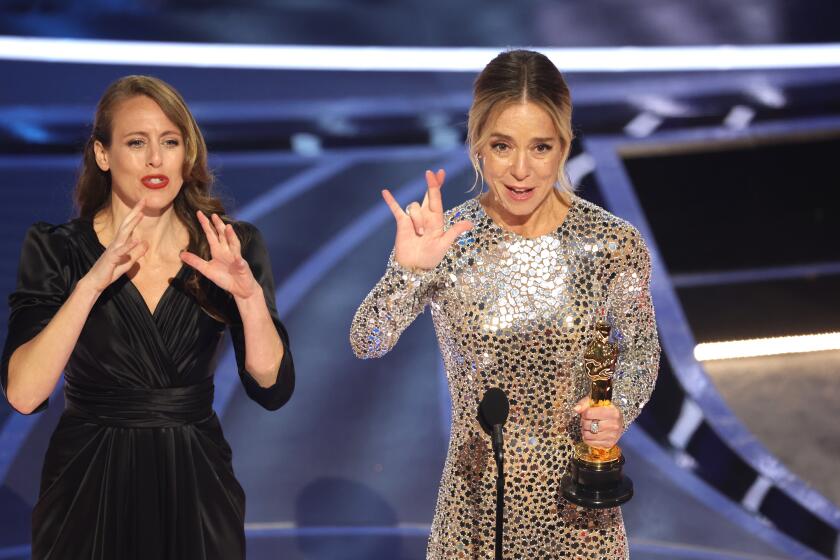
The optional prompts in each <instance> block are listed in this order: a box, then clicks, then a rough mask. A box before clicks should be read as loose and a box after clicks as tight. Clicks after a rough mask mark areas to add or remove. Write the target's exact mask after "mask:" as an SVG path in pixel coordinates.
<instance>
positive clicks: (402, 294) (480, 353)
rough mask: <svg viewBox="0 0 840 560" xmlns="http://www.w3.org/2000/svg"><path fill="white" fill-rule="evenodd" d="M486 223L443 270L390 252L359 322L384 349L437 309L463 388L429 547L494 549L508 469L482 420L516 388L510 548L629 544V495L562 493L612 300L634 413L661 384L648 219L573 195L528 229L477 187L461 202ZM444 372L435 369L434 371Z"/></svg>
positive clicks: (366, 348) (358, 347)
mask: <svg viewBox="0 0 840 560" xmlns="http://www.w3.org/2000/svg"><path fill="white" fill-rule="evenodd" d="M462 219H467V220H470V221H472V222H473V223H474V224H475V227H474V228H473V230H472V231H471V232H468V233H466V234H464V235H462V236H461V237H460V238H459V240H458V241H457V242H456V243H454V244H453V246H452V247H451V248H450V250H449V252H448V253H447V255H446V256H445V257H444V259H443V260H442V261H441V262H440V264H439V265H438V266H437V267H436V268H435V269H433V270H430V271H425V272H422V273H415V272H412V271H409V270H406V269H404V268H403V267H401V266H400V265H399V264H398V263H396V262H395V261H394V260H393V255H392V257H391V259H389V264H388V268H387V270H386V272H385V275H384V276H383V277H382V279H381V280H380V281H379V282H378V283H377V285H376V286H375V287H374V288H373V290H372V291H371V292H370V294H368V296H367V297H366V298H365V300H364V302H362V304H361V306H360V307H359V310H358V311H357V312H356V316H355V318H354V319H353V325H352V328H351V333H350V342H351V345H352V347H353V350H354V352H355V353H356V355H357V356H359V357H361V358H374V357H378V356H382V355H383V354H385V353H386V352H388V350H390V349H391V348H392V347H393V346H394V344H395V343H396V342H397V339H398V338H399V336H400V334H401V333H402V331H403V330H404V329H405V328H406V327H407V326H408V325H409V324H410V323H411V322H412V321H413V320H414V319H415V317H416V316H417V315H418V314H419V313H421V312H422V311H423V309H424V308H425V306H426V305H429V306H430V307H431V310H432V319H433V322H434V325H435V331H436V334H437V339H438V343H439V345H440V349H441V353H442V355H443V361H444V364H445V366H446V374H447V378H448V380H449V390H450V395H451V399H452V430H451V438H450V442H449V450H448V453H447V459H446V464H445V466H444V471H443V475H442V478H441V483H440V489H439V493H438V499H437V505H436V509H435V516H434V521H433V523H432V533H431V536H430V538H429V544H428V552H427V558H429V559H433V560H438V559H449V558H465V559H476V560H477V559H481V560H485V559H487V558H492V557H493V539H494V527H495V517H494V516H495V477H496V467H495V463H494V462H493V460H492V454H491V444H490V439H489V437H488V436H487V435H486V434H485V433H484V432H483V431H482V430H481V428H480V426H479V424H478V422H477V421H476V411H477V408H478V403H479V402H480V400H481V397H482V395H483V394H484V391H485V390H486V389H488V388H490V387H501V388H502V389H504V390H505V391H506V392H507V394H508V397H509V399H510V404H511V406H510V417H509V419H508V422H507V424H506V426H505V432H506V440H505V457H506V467H505V468H506V474H507V478H506V482H505V494H506V501H505V508H506V509H505V544H504V548H505V551H504V555H505V557H506V558H526V559H537V558H539V559H553V558H575V559H581V560H596V559H597V560H615V559H622V558H629V549H628V545H627V537H626V534H625V530H624V522H623V519H622V516H621V510H620V509H619V508H613V509H606V510H589V509H585V508H581V507H578V506H575V505H572V504H570V503H568V502H566V501H565V500H563V499H562V497H560V489H559V484H560V479H561V478H562V477H563V474H564V473H565V471H566V469H567V467H568V464H569V461H570V459H571V456H572V445H573V443H574V442H575V441H579V439H580V426H579V420H578V416H577V415H576V414H575V413H574V412H573V410H572V407H573V406H574V404H575V403H576V402H577V401H578V400H579V399H580V398H582V397H583V396H585V395H586V394H587V391H588V383H587V377H586V373H585V371H584V368H583V353H584V349H585V347H586V345H587V344H588V342H589V341H590V340H591V337H592V335H593V334H592V333H593V329H594V326H595V322H596V320H597V318H598V316H599V313H601V312H602V311H603V310H606V312H607V314H608V317H609V318H610V321H611V322H612V325H613V328H614V334H615V335H616V339H617V340H618V341H619V344H620V355H619V361H618V364H617V368H616V376H615V379H614V390H613V391H614V392H613V395H614V403H615V405H616V406H618V407H619V408H620V409H621V411H622V413H623V414H624V418H625V423H626V424H627V425H629V423H630V422H632V421H633V420H634V419H635V418H636V416H637V415H638V414H639V411H640V410H641V408H642V406H644V404H645V403H646V402H647V400H648V398H649V397H650V394H651V392H652V391H653V386H654V383H655V380H656V374H657V368H658V363H659V343H658V340H657V336H656V328H655V323H654V314H653V307H652V305H651V300H650V292H649V287H648V286H649V278H650V257H649V255H648V251H647V248H646V246H645V243H644V241H643V240H642V238H641V236H640V235H639V232H638V231H637V230H636V229H635V228H634V227H633V226H631V225H630V224H628V223H627V222H625V221H623V220H621V219H619V218H616V217H615V216H613V215H611V214H610V213H608V212H606V211H605V210H603V209H601V208H599V207H598V206H596V205H594V204H592V203H590V202H587V201H585V200H583V199H581V198H578V197H573V204H572V206H571V208H570V210H569V213H568V214H567V216H566V219H565V220H564V222H563V223H562V224H561V225H560V227H559V228H558V229H557V230H556V231H554V232H552V233H550V234H547V235H544V236H541V237H538V238H534V239H528V238H525V237H522V236H519V235H517V234H515V233H511V232H508V231H505V230H503V229H502V228H500V227H499V226H498V225H497V224H496V223H494V222H493V221H492V220H491V219H490V217H489V216H488V215H487V214H486V213H485V212H484V209H483V208H482V207H481V205H480V204H479V203H478V201H477V200H476V199H472V200H469V201H467V202H465V203H463V204H461V205H460V206H459V207H457V208H455V209H453V210H451V211H450V212H448V213H447V224H448V225H447V227H449V226H451V224H452V223H454V222H455V221H458V220H462ZM430 373H431V372H430Z"/></svg>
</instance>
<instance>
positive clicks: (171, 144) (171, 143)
mask: <svg viewBox="0 0 840 560" xmlns="http://www.w3.org/2000/svg"><path fill="white" fill-rule="evenodd" d="M163 145H164V146H166V147H167V148H176V147H178V146H180V145H181V141H180V140H178V139H177V138H167V139H166V140H164V141H163Z"/></svg>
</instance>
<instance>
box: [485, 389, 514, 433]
mask: <svg viewBox="0 0 840 560" xmlns="http://www.w3.org/2000/svg"><path fill="white" fill-rule="evenodd" d="M509 412H510V403H509V402H508V398H507V395H506V394H505V392H504V391H503V390H501V389H499V388H498V387H492V388H490V389H487V391H486V392H485V393H484V397H483V398H482V399H481V404H480V405H478V414H479V417H480V419H481V420H482V421H483V423H484V424H485V425H486V426H489V427H492V426H495V425H497V424H499V425H501V424H504V423H505V422H506V421H507V417H508V413H509Z"/></svg>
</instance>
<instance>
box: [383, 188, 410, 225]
mask: <svg viewBox="0 0 840 560" xmlns="http://www.w3.org/2000/svg"><path fill="white" fill-rule="evenodd" d="M382 198H384V199H385V203H386V204H387V205H388V208H390V209H391V214H393V215H394V218H395V219H396V220H397V223H399V222H400V220H402V219H403V218H405V212H403V209H402V207H400V205H399V203H398V202H397V199H396V198H394V195H392V194H391V191H389V190H388V189H384V190H383V191H382Z"/></svg>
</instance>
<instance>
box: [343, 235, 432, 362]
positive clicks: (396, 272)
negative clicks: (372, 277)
mask: <svg viewBox="0 0 840 560" xmlns="http://www.w3.org/2000/svg"><path fill="white" fill-rule="evenodd" d="M436 276H437V269H434V270H429V271H425V272H420V273H415V272H412V271H410V270H408V269H406V268H404V267H402V266H401V265H400V264H399V263H398V262H396V260H394V255H393V252H392V254H391V256H390V258H389V259H388V268H387V269H386V270H385V275H384V276H382V278H381V279H380V280H379V282H377V284H376V286H374V287H373V289H372V290H371V291H370V293H369V294H368V295H367V297H366V298H365V299H364V301H363V302H362V304H361V305H360V306H359V309H358V310H357V311H356V315H355V316H354V317H353V324H352V326H351V327H350V345H351V346H352V347H353V352H354V353H355V354H356V356H358V357H359V358H379V357H382V356H384V355H385V354H387V353H388V352H389V351H390V350H391V348H393V347H394V345H395V344H396V343H397V340H399V338H400V335H401V334H402V332H403V331H404V330H405V329H406V328H407V327H408V326H409V325H410V324H411V323H412V321H414V319H415V318H416V317H417V316H418V315H419V314H420V313H421V312H422V311H423V309H424V308H425V307H426V305H427V304H428V303H429V301H430V299H431V294H432V292H433V290H434V287H435V278H436Z"/></svg>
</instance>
